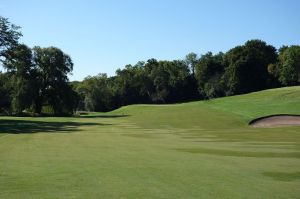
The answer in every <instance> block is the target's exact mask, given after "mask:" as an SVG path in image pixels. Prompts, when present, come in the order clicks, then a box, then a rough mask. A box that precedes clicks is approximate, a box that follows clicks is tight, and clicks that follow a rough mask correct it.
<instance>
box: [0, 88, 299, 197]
mask: <svg viewBox="0 0 300 199" xmlns="http://www.w3.org/2000/svg"><path fill="white" fill-rule="evenodd" d="M299 102H300V87H299V86H298V87H287V88H280V89H271V90H266V91H261V92H257V93H251V94H247V95H240V96H233V97H225V98H219V99H216V100H210V101H198V102H191V103H183V104H174V105H131V106H126V107H122V108H120V109H118V110H115V111H112V112H110V113H105V114H104V113H93V114H90V115H87V116H82V117H79V118H15V117H1V118H0V198H299V195H300V127H279V128H263V129H261V128H253V127H251V126H248V122H249V121H251V120H252V119H255V118H257V117H262V116H266V115H272V114H300V103H299Z"/></svg>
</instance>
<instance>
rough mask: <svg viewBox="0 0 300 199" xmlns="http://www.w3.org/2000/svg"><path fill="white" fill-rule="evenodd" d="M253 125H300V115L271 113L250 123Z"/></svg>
mask: <svg viewBox="0 0 300 199" xmlns="http://www.w3.org/2000/svg"><path fill="white" fill-rule="evenodd" d="M249 125H250V126H253V127H280V126H300V115H271V116H267V117H262V118H257V119H255V120H252V121H251V122H250V123H249Z"/></svg>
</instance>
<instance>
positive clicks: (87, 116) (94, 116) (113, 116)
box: [80, 115, 129, 118]
mask: <svg viewBox="0 0 300 199" xmlns="http://www.w3.org/2000/svg"><path fill="white" fill-rule="evenodd" d="M128 116H129V115H81V116H80V117H81V118H118V117H128Z"/></svg>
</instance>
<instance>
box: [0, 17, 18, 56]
mask: <svg viewBox="0 0 300 199" xmlns="http://www.w3.org/2000/svg"><path fill="white" fill-rule="evenodd" d="M19 29H20V27H19V26H16V25H14V24H12V23H10V22H9V21H8V19H7V18H4V17H2V16H0V60H3V59H5V57H4V54H3V53H4V52H5V51H6V50H8V49H10V48H12V47H14V46H15V45H17V44H18V40H19V38H20V37H21V36H22V34H21V32H20V31H19Z"/></svg>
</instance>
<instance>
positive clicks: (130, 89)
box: [0, 17, 300, 115]
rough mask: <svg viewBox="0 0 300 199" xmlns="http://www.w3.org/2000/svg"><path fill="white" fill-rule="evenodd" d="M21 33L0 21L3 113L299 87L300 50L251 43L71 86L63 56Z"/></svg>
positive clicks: (103, 107)
mask: <svg viewBox="0 0 300 199" xmlns="http://www.w3.org/2000/svg"><path fill="white" fill-rule="evenodd" d="M21 36H22V34H21V32H20V31H19V27H17V26H15V25H13V24H11V23H10V22H9V21H8V20H7V19H6V18H3V17H0V57H1V63H2V65H3V67H4V68H5V69H6V71H5V72H4V73H0V96H1V98H0V109H1V111H2V112H6V113H7V114H16V115H22V114H24V113H26V112H28V113H33V114H38V115H40V114H42V113H48V114H53V115H67V114H68V115H71V114H73V113H74V112H75V111H77V110H84V111H110V110H113V109H116V108H118V107H120V106H124V105H128V104H138V103H177V102H185V101H192V100H199V99H211V98H216V97H222V96H230V95H236V94H243V93H249V92H253V91H259V90H263V89H268V88H275V87H282V86H293V85H300V46H298V45H292V46H282V47H281V48H279V49H276V48H275V47H273V46H272V45H269V44H267V43H266V42H264V41H262V40H249V41H247V42H246V43H245V44H243V45H240V46H236V47H234V48H232V49H230V50H229V51H227V52H225V53H222V52H220V53H217V54H213V53H211V52H208V53H206V54H204V55H201V56H198V55H197V54H195V53H189V54H188V55H187V56H186V57H185V58H184V59H182V60H173V61H166V60H156V59H149V60H147V61H139V62H138V63H136V64H135V65H126V66H125V67H124V68H123V69H118V70H117V71H116V75H115V76H112V77H108V76H107V75H106V74H99V75H96V76H88V77H86V78H85V79H84V80H83V81H74V82H70V81H69V79H68V77H67V75H68V74H69V73H71V72H72V70H73V63H72V60H71V58H70V56H69V55H67V54H65V53H64V52H63V51H62V50H60V49H58V48H56V47H48V48H41V47H38V46H37V47H33V48H29V47H27V46H26V45H24V44H19V42H18V40H19V38H20V37H21Z"/></svg>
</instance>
